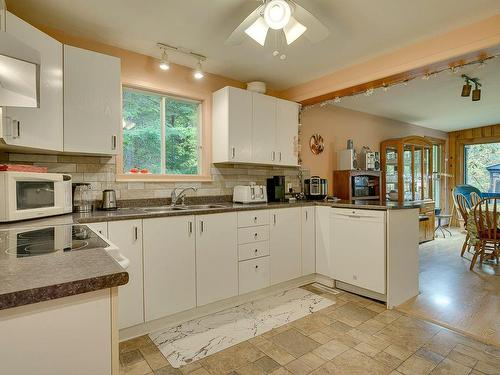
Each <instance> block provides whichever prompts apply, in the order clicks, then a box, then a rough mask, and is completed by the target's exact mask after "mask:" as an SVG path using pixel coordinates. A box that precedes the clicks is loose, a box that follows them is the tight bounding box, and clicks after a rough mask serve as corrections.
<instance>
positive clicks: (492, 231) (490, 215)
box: [470, 198, 500, 271]
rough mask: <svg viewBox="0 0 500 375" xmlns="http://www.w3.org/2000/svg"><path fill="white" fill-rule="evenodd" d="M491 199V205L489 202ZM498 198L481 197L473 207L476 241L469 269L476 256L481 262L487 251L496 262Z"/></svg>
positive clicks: (499, 238)
mask: <svg viewBox="0 0 500 375" xmlns="http://www.w3.org/2000/svg"><path fill="white" fill-rule="evenodd" d="M492 201H493V207H492V206H491V202H492ZM498 201H500V198H485V199H481V200H480V201H479V203H478V204H477V205H476V206H475V207H474V209H473V215H474V223H475V224H476V229H477V239H478V242H477V243H476V244H475V245H474V256H473V257H472V262H471V264H470V270H471V271H472V269H473V268H474V265H475V264H476V261H477V258H478V257H479V261H480V262H481V263H482V262H483V260H484V256H485V255H486V252H487V251H489V252H490V253H489V254H488V255H490V256H491V257H494V258H495V259H496V261H497V263H498V256H499V254H498V249H499V245H500V229H499V228H498V224H499V223H498V204H497V202H498Z"/></svg>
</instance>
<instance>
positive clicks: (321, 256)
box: [315, 206, 335, 277]
mask: <svg viewBox="0 0 500 375" xmlns="http://www.w3.org/2000/svg"><path fill="white" fill-rule="evenodd" d="M331 210H332V209H331V208H330V207H326V206H316V207H315V212H316V215H315V224H316V273H319V274H321V275H324V276H328V277H332V266H333V262H334V260H333V257H332V254H331V252H330V242H331V241H330V238H331V237H330V236H331V233H330V211H331ZM333 240H335V239H333Z"/></svg>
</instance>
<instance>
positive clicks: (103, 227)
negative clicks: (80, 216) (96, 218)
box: [86, 222, 109, 238]
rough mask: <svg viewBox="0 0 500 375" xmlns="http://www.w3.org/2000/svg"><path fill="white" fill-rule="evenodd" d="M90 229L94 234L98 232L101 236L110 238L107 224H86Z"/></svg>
mask: <svg viewBox="0 0 500 375" xmlns="http://www.w3.org/2000/svg"><path fill="white" fill-rule="evenodd" d="M86 225H88V227H89V228H90V229H92V230H93V231H94V232H98V233H99V234H100V235H102V236H104V237H106V238H109V237H108V223H107V222H102V223H89V224H86Z"/></svg>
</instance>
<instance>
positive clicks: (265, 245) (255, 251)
mask: <svg viewBox="0 0 500 375" xmlns="http://www.w3.org/2000/svg"><path fill="white" fill-rule="evenodd" d="M265 255H269V241H261V242H254V243H246V244H244V245H238V260H247V259H253V258H259V257H263V256H265Z"/></svg>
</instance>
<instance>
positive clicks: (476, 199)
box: [469, 191, 481, 207]
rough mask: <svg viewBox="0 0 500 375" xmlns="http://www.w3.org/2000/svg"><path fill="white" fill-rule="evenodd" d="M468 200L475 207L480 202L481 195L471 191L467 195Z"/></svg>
mask: <svg viewBox="0 0 500 375" xmlns="http://www.w3.org/2000/svg"><path fill="white" fill-rule="evenodd" d="M469 201H470V203H471V206H472V207H475V206H477V205H478V204H479V202H481V197H480V196H479V194H478V193H476V192H475V191H472V192H471V193H470V195H469Z"/></svg>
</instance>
